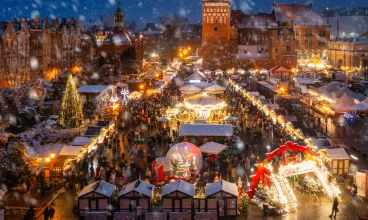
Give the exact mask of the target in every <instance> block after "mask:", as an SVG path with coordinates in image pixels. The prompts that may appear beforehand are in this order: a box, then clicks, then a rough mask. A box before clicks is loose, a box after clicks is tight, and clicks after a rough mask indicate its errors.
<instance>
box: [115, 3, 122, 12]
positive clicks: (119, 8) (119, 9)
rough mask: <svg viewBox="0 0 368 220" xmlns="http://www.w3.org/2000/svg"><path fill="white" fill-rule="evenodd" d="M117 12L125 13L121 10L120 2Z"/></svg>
mask: <svg viewBox="0 0 368 220" xmlns="http://www.w3.org/2000/svg"><path fill="white" fill-rule="evenodd" d="M116 12H123V11H122V10H121V2H120V1H119V2H118V8H117V9H116Z"/></svg>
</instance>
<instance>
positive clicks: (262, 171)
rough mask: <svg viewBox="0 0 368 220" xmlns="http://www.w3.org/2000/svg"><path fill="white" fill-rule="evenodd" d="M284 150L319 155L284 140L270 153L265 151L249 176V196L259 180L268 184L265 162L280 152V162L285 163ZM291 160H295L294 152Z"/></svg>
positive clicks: (269, 173)
mask: <svg viewBox="0 0 368 220" xmlns="http://www.w3.org/2000/svg"><path fill="white" fill-rule="evenodd" d="M285 151H299V152H302V153H304V154H307V155H309V156H311V157H313V156H316V157H317V156H319V154H317V153H315V152H313V151H311V149H309V148H308V147H303V146H300V145H298V144H295V143H292V142H290V141H288V142H286V143H285V145H282V146H281V147H279V148H277V149H276V150H274V151H272V152H270V153H266V159H265V160H264V161H263V162H262V163H260V164H255V165H254V166H255V167H256V168H257V171H256V173H255V174H254V175H251V176H250V179H251V180H252V183H251V186H250V188H249V189H248V192H247V193H248V195H249V196H250V197H253V195H254V191H255V189H256V187H257V185H258V183H259V182H260V181H262V183H263V184H265V185H270V179H269V178H268V176H271V171H270V170H269V169H267V164H268V162H269V161H271V160H272V159H273V158H274V157H276V156H277V155H280V154H281V156H282V163H283V165H285V164H286V160H285V158H284V153H285ZM291 161H294V162H295V157H294V154H293V157H292V159H291ZM277 167H278V166H277ZM276 172H277V170H276Z"/></svg>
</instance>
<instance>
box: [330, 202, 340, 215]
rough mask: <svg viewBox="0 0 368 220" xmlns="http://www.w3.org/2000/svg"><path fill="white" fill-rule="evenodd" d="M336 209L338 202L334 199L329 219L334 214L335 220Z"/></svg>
mask: <svg viewBox="0 0 368 220" xmlns="http://www.w3.org/2000/svg"><path fill="white" fill-rule="evenodd" d="M338 207H339V200H337V197H335V199H334V201H333V204H332V213H331V215H330V216H329V217H330V218H332V216H333V214H334V212H335V216H334V217H335V218H336V214H337V212H338V211H339V209H338Z"/></svg>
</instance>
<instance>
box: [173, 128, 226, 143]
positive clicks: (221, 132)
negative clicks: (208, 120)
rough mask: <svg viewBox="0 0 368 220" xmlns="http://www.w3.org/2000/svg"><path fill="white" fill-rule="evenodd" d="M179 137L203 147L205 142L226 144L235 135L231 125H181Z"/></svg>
mask: <svg viewBox="0 0 368 220" xmlns="http://www.w3.org/2000/svg"><path fill="white" fill-rule="evenodd" d="M179 135H180V136H182V137H184V139H187V140H188V141H189V142H191V143H193V144H196V145H201V144H203V143H204V140H207V141H214V142H216V143H224V142H225V141H226V139H227V138H230V137H231V136H232V135H233V127H232V126H231V125H230V124H181V125H180V131H179Z"/></svg>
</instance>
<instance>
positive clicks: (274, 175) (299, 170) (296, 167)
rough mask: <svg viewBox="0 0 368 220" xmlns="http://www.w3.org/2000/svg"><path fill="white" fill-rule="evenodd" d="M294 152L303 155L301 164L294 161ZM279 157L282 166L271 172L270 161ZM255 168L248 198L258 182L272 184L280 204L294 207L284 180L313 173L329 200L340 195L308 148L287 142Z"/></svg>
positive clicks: (294, 200)
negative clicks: (286, 157) (289, 155)
mask: <svg viewBox="0 0 368 220" xmlns="http://www.w3.org/2000/svg"><path fill="white" fill-rule="evenodd" d="M287 151H292V152H293V153H292V157H290V159H289V160H286V159H285V157H284V153H285V152H287ZM294 152H300V153H304V158H305V159H304V160H303V161H302V162H300V161H296V157H295V155H294ZM279 155H281V158H282V160H281V163H282V164H281V165H280V167H279V168H278V169H276V170H273V168H272V166H270V161H271V160H272V159H274V158H275V157H276V156H279ZM255 166H256V168H257V171H256V173H255V174H254V175H252V176H250V178H251V185H250V187H249V190H248V195H249V196H250V197H253V196H254V193H255V189H256V187H257V185H258V184H259V183H260V182H262V184H265V185H268V186H270V185H271V183H273V185H274V188H275V190H276V191H277V192H278V193H279V195H280V200H283V201H280V202H282V203H284V204H285V205H287V206H289V207H295V206H296V199H295V196H294V194H293V193H292V191H291V190H290V186H289V185H288V182H287V181H286V180H285V178H286V177H290V176H293V175H299V174H304V173H314V174H315V175H316V177H317V179H318V181H319V182H320V183H321V185H322V187H323V189H324V190H325V192H326V193H327V195H328V196H329V198H330V199H331V200H332V199H333V198H334V197H335V196H338V195H339V194H340V190H339V189H338V187H337V186H336V185H335V184H334V183H332V182H331V181H330V178H329V177H330V174H329V172H328V171H327V169H326V167H325V166H324V164H323V162H322V161H321V159H320V157H319V154H318V153H316V152H314V151H312V150H311V149H310V148H308V147H304V146H300V145H298V144H295V143H292V142H287V143H285V145H282V146H281V147H279V148H277V149H276V150H274V151H273V152H270V153H267V154H266V159H265V160H264V161H263V162H262V163H260V164H255ZM283 194H286V195H283Z"/></svg>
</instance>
